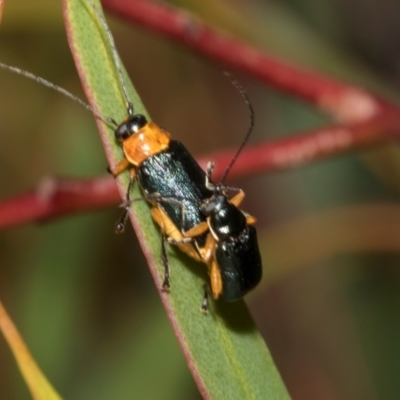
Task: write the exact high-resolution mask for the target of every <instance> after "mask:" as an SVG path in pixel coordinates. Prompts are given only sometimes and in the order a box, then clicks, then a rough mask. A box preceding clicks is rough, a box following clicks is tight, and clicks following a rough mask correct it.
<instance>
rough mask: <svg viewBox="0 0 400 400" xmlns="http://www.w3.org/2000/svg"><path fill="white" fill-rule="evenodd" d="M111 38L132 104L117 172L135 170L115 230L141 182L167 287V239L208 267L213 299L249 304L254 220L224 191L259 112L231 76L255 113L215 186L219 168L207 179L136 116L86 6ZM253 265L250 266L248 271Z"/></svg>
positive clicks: (164, 135)
mask: <svg viewBox="0 0 400 400" xmlns="http://www.w3.org/2000/svg"><path fill="white" fill-rule="evenodd" d="M88 1H89V2H90V3H91V5H92V7H93V9H94V10H95V12H96V14H97V16H98V17H99V19H100V21H101V23H102V25H103V27H104V28H105V30H106V32H107V35H108V37H109V40H110V43H111V48H112V50H113V56H114V61H115V64H116V66H117V70H118V72H119V75H120V82H121V85H122V88H123V92H124V94H125V98H126V99H127V103H128V118H127V120H126V121H123V122H122V123H121V124H120V125H119V126H118V127H117V128H116V129H115V132H114V134H115V138H116V140H117V141H119V142H120V143H121V144H122V147H123V151H124V158H123V159H122V160H121V161H120V162H119V163H118V164H117V165H116V166H115V167H114V168H112V169H110V171H111V173H112V174H113V175H114V176H118V175H119V174H120V173H121V172H123V171H125V170H126V169H129V171H130V182H129V185H128V189H127V193H126V201H125V210H124V212H123V214H122V216H121V218H120V219H119V220H118V222H117V224H116V232H118V233H119V232H123V230H124V225H125V221H126V219H127V215H128V209H129V206H130V203H131V201H130V190H131V187H132V185H133V183H134V182H135V181H136V180H137V181H138V183H139V186H140V187H141V189H142V192H143V194H144V197H145V199H146V200H148V201H149V202H150V203H151V205H152V209H151V213H152V217H153V219H154V220H155V222H156V223H157V224H158V225H159V227H160V229H161V232H162V238H161V244H162V245H161V251H162V260H163V265H164V271H165V272H164V281H163V288H164V289H168V288H169V287H170V282H169V266H168V260H167V254H166V250H165V240H166V239H167V240H168V241H169V243H171V244H176V245H177V246H178V247H179V248H180V249H181V250H182V251H184V252H185V253H187V254H188V255H189V256H190V257H192V258H193V259H195V260H196V261H202V262H204V263H206V264H207V266H208V272H209V275H210V281H211V290H212V294H213V297H214V298H215V299H217V298H218V297H220V296H222V298H223V299H224V300H227V301H234V300H237V299H239V298H241V297H243V296H244V295H245V294H246V293H247V292H248V291H249V290H251V289H252V288H253V287H255V286H256V285H257V284H258V283H259V281H260V280H261V275H262V265H261V256H260V252H259V249H258V242H257V235H256V230H255V228H254V227H253V226H251V225H252V224H254V223H255V218H254V217H251V216H248V215H246V213H244V212H243V211H241V210H240V209H239V208H238V206H239V205H240V203H241V202H242V200H243V198H244V192H243V191H242V190H238V193H237V195H235V196H234V197H233V198H231V199H229V197H228V191H229V190H230V189H231V188H230V187H228V186H226V185H224V181H225V180H226V178H227V176H228V174H229V172H230V170H231V168H232V166H233V165H234V163H235V162H236V159H237V158H238V156H239V154H240V153H241V151H242V150H243V147H244V146H245V144H246V143H247V141H248V139H249V137H250V135H251V132H252V130H253V127H254V111H253V107H252V105H251V102H250V100H249V98H248V95H247V93H246V92H245V90H244V89H243V88H242V86H241V85H240V84H239V83H238V82H237V81H236V80H235V79H234V78H233V77H232V76H231V75H230V74H229V73H226V75H227V76H228V78H229V79H230V80H231V82H232V84H233V85H234V86H235V87H236V89H238V91H239V92H240V94H241V95H242V97H243V98H244V100H245V103H246V105H247V106H248V109H249V116H250V121H249V122H250V123H249V127H248V130H247V133H246V135H245V138H244V140H243V141H242V143H241V145H240V146H239V149H238V150H237V152H236V154H235V156H234V157H233V158H232V160H231V162H230V164H229V166H228V167H227V169H226V170H225V173H224V175H223V178H222V180H221V182H220V183H219V184H218V185H214V184H213V183H212V180H211V172H212V168H213V164H212V163H210V164H209V166H208V168H207V174H205V173H204V171H203V170H202V169H201V167H200V166H199V165H198V164H197V162H196V161H195V160H194V158H193V157H192V155H191V154H190V153H189V152H188V151H187V150H186V148H185V147H184V146H183V145H182V144H181V143H180V142H178V141H174V140H171V139H170V134H169V133H168V132H166V131H165V130H163V129H161V128H160V127H159V126H158V125H156V124H155V123H154V122H148V121H147V120H146V118H145V117H144V116H143V115H141V114H136V115H135V114H134V112H133V106H132V104H131V103H130V102H129V100H128V94H127V90H126V88H125V83H124V79H123V76H122V72H121V66H120V65H119V60H118V57H117V55H116V48H115V43H114V39H113V36H112V33H111V31H110V30H109V28H108V25H107V23H106V21H105V20H104V18H103V16H102V15H101V14H100V12H99V11H98V9H97V7H96V6H95V5H94V4H93V3H92V2H91V0H88ZM248 263H249V265H248ZM207 297H208V290H207V289H206V290H205V292H204V299H203V303H202V307H201V309H202V310H203V311H206V310H207Z"/></svg>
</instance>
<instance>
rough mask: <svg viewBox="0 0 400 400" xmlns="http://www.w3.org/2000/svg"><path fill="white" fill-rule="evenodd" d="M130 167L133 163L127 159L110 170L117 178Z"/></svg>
mask: <svg viewBox="0 0 400 400" xmlns="http://www.w3.org/2000/svg"><path fill="white" fill-rule="evenodd" d="M130 165H131V163H130V162H129V161H128V160H127V159H126V158H123V159H122V160H121V161H120V162H118V163H117V165H116V166H115V167H114V168H113V169H111V168H110V169H111V173H112V174H113V176H114V177H116V176H118V175H119V174H120V173H121V172H123V171H125V170H126V169H128V168H129V166H130Z"/></svg>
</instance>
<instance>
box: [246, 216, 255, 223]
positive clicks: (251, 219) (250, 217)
mask: <svg viewBox="0 0 400 400" xmlns="http://www.w3.org/2000/svg"><path fill="white" fill-rule="evenodd" d="M256 222H257V218H256V217H253V216H252V215H248V216H247V217H246V224H247V225H254V224H255V223H256Z"/></svg>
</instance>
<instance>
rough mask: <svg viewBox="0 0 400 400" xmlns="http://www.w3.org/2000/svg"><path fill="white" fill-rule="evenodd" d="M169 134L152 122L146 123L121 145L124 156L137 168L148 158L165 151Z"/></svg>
mask: <svg viewBox="0 0 400 400" xmlns="http://www.w3.org/2000/svg"><path fill="white" fill-rule="evenodd" d="M169 142H170V134H169V133H168V132H167V131H165V130H163V129H161V128H160V127H159V126H158V125H157V124H155V123H154V122H148V123H147V124H146V125H145V126H144V127H143V128H141V129H140V130H139V131H138V132H136V133H134V134H133V135H131V136H130V137H129V138H127V139H125V140H124V141H123V143H122V146H123V149H124V154H125V157H126V158H127V160H128V161H129V163H130V164H132V165H134V166H135V167H138V166H139V165H140V164H141V163H142V162H143V161H145V160H146V159H148V158H149V157H151V156H153V155H155V154H158V153H161V152H162V151H164V150H167V149H168V147H169Z"/></svg>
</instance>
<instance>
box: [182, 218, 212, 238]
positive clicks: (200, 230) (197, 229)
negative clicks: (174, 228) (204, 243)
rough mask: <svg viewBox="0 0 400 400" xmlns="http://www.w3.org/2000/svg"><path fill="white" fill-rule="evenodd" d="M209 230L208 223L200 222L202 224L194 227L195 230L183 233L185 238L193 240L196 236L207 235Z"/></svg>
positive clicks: (191, 229)
mask: <svg viewBox="0 0 400 400" xmlns="http://www.w3.org/2000/svg"><path fill="white" fill-rule="evenodd" d="M207 230H208V224H207V222H206V221H204V222H200V224H198V225H196V226H194V227H193V228H190V229H189V230H188V231H185V232H182V233H183V236H185V237H189V238H193V237H195V236H199V235H202V234H203V233H206V232H207Z"/></svg>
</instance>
